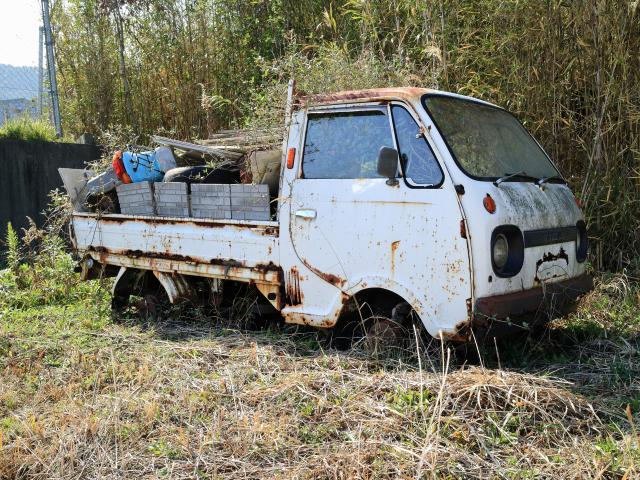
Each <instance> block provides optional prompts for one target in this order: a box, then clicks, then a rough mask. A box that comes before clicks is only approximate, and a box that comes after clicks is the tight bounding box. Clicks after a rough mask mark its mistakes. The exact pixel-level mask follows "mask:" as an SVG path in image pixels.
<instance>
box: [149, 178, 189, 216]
mask: <svg viewBox="0 0 640 480" xmlns="http://www.w3.org/2000/svg"><path fill="white" fill-rule="evenodd" d="M153 195H154V199H155V203H156V214H157V215H159V216H161V217H189V216H190V211H189V192H188V188H187V184H186V183H184V182H166V183H163V182H158V183H156V184H154V190H153Z"/></svg>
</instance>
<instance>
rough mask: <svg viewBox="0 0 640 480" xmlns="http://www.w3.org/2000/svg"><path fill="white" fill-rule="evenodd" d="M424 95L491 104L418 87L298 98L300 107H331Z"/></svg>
mask: <svg viewBox="0 0 640 480" xmlns="http://www.w3.org/2000/svg"><path fill="white" fill-rule="evenodd" d="M426 93H431V94H437V95H445V96H449V97H455V98H462V99H466V100H473V101H475V102H480V103H484V104H487V105H491V106H496V105H493V104H492V103H489V102H485V101H484V100H480V99H477V98H474V97H468V96H465V95H459V94H457V93H452V92H445V91H442V90H434V89H431V88H419V87H391V88H369V89H363V90H344V91H341V92H335V93H322V94H316V95H306V96H302V97H300V98H299V101H300V104H301V105H302V106H310V105H332V104H336V103H352V102H371V101H380V100H405V101H413V100H417V99H419V98H420V97H422V96H423V95H424V94H426Z"/></svg>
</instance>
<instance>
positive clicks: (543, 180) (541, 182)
mask: <svg viewBox="0 0 640 480" xmlns="http://www.w3.org/2000/svg"><path fill="white" fill-rule="evenodd" d="M551 180H560V182H562V183H565V184H566V183H567V181H566V180H565V179H564V178H562V177H560V176H559V175H551V176H550V177H542V178H540V179H538V180H537V181H536V185H537V186H539V187H540V186H542V185H544V184H545V183H547V182H549V181H551Z"/></svg>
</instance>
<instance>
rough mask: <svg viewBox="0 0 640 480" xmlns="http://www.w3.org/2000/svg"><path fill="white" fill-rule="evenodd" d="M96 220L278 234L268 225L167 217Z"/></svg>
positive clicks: (104, 217) (274, 228)
mask: <svg viewBox="0 0 640 480" xmlns="http://www.w3.org/2000/svg"><path fill="white" fill-rule="evenodd" d="M98 220H100V222H102V223H115V224H118V225H121V224H123V223H129V222H141V223H147V224H150V225H195V226H196V227H206V228H225V227H227V228H228V227H231V228H237V229H242V230H245V229H247V228H249V229H255V230H258V231H259V232H258V233H259V234H260V235H264V236H267V237H268V236H274V235H275V236H277V235H278V232H279V227H277V226H273V225H269V226H262V225H254V224H242V223H239V224H236V223H225V222H221V221H206V220H198V219H194V218H184V219H175V218H167V217H120V216H118V217H116V216H110V215H105V216H103V217H100V218H99V219H98Z"/></svg>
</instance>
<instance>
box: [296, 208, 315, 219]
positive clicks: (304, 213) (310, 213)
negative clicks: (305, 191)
mask: <svg viewBox="0 0 640 480" xmlns="http://www.w3.org/2000/svg"><path fill="white" fill-rule="evenodd" d="M316 216H317V213H316V211H315V210H296V217H300V218H309V219H313V218H316Z"/></svg>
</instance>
